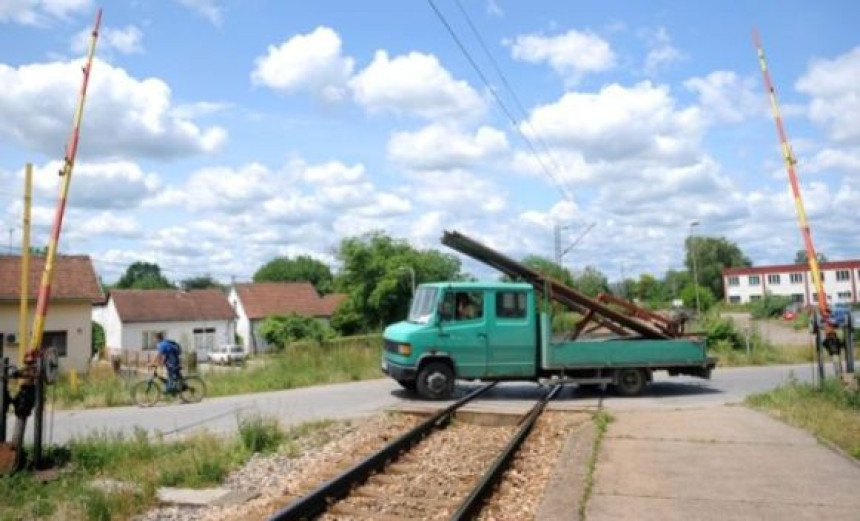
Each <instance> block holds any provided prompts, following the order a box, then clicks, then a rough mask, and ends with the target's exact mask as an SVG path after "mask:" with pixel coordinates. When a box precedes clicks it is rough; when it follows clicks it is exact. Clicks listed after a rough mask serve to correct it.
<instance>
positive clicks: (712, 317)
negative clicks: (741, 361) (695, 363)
mask: <svg viewBox="0 0 860 521" xmlns="http://www.w3.org/2000/svg"><path fill="white" fill-rule="evenodd" d="M701 326H702V329H703V330H704V332H705V338H706V339H707V341H708V345H709V346H713V347H715V348H716V347H718V346H719V347H721V348H723V349H724V348H726V347H729V348H730V349H741V348H744V347H745V341H744V337H743V335H742V334H741V333H740V332H739V331H738V330H737V328H736V327H735V323H734V322H733V321H732V320H731V319H729V318H722V317H720V316H719V315H716V314H713V313H711V314H707V315H705V316H704V317H703V318H702V320H701Z"/></svg>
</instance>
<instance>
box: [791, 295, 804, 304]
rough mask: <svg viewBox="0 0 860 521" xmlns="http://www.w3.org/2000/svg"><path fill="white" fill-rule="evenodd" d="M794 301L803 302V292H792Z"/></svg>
mask: <svg viewBox="0 0 860 521" xmlns="http://www.w3.org/2000/svg"><path fill="white" fill-rule="evenodd" d="M791 301H792V302H803V293H792V294H791Z"/></svg>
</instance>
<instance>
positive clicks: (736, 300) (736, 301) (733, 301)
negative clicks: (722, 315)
mask: <svg viewBox="0 0 860 521" xmlns="http://www.w3.org/2000/svg"><path fill="white" fill-rule="evenodd" d="M729 303H731V304H740V303H741V298H740V297H739V296H738V295H732V296H731V297H729Z"/></svg>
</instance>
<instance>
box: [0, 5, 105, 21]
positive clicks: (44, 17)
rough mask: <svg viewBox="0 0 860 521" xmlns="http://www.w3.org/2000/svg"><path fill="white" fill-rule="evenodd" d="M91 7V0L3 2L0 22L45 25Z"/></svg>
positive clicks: (0, 7)
mask: <svg viewBox="0 0 860 521" xmlns="http://www.w3.org/2000/svg"><path fill="white" fill-rule="evenodd" d="M91 7H92V0H3V1H2V2H0V22H14V23H18V24H23V25H46V24H48V23H49V22H51V21H53V20H64V19H66V18H68V17H69V16H70V15H72V14H75V13H79V12H82V11H87V10H89V9H90V8H91Z"/></svg>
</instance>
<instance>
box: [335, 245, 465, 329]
mask: <svg viewBox="0 0 860 521" xmlns="http://www.w3.org/2000/svg"><path fill="white" fill-rule="evenodd" d="M337 257H338V259H339V260H340V261H341V265H342V269H341V271H340V273H339V274H338V276H337V279H336V281H335V286H336V287H337V288H338V290H339V291H341V292H343V293H346V294H347V295H349V299H348V301H347V302H345V303H344V304H343V305H342V306H341V308H340V309H339V310H338V312H336V313H335V316H334V317H332V325H333V326H335V327H337V328H338V331H341V332H343V333H345V332H347V331H349V332H358V331H368V330H373V329H376V328H379V327H382V326H384V325H386V324H390V323H392V322H395V321H397V320H403V318H405V317H406V313H407V311H408V307H409V301H410V299H411V297H412V294H411V293H412V289H411V286H412V281H411V274H412V272H410V270H414V273H415V283H416V284H420V283H421V282H434V281H445V280H459V279H461V278H462V275H461V274H460V261H459V260H457V258H456V257H454V256H452V255H448V254H443V253H441V252H438V251H436V250H416V249H415V248H413V247H412V246H410V245H409V244H408V243H407V242H406V241H402V240H396V239H392V238H391V237H389V236H387V235H385V234H384V233H382V232H372V233H368V234H365V235H362V236H359V237H347V238H345V239H343V240H342V241H341V243H340V247H339V249H338V253H337ZM341 328H343V329H341Z"/></svg>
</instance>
